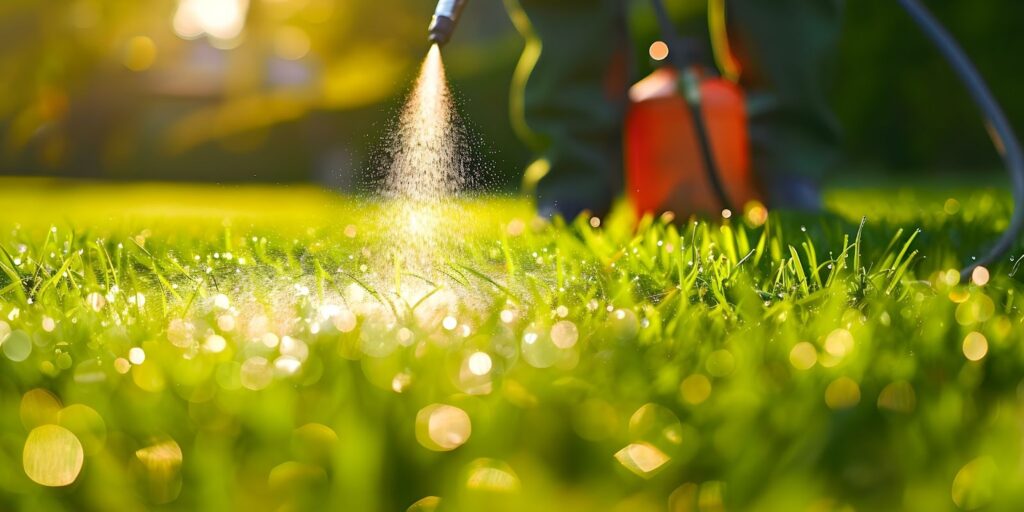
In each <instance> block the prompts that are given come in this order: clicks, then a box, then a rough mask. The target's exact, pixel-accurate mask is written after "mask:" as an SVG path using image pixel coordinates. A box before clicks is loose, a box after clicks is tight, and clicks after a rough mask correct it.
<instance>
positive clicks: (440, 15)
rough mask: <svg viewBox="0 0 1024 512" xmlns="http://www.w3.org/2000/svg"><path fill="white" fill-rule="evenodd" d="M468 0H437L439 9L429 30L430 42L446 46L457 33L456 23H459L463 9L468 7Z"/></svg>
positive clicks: (436, 10) (431, 21)
mask: <svg viewBox="0 0 1024 512" xmlns="http://www.w3.org/2000/svg"><path fill="white" fill-rule="evenodd" d="M467 1H468V0H440V1H439V2H437V9H435V10H434V17H433V18H431V20H430V27H428V29H427V31H428V32H429V34H430V35H429V37H428V38H429V39H430V42H432V43H434V44H437V45H439V46H444V45H445V44H447V43H448V41H449V40H451V38H452V34H453V33H455V25H457V24H458V23H459V16H460V15H461V14H462V9H463V8H465V7H466V2H467Z"/></svg>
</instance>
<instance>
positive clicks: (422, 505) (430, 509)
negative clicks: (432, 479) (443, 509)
mask: <svg viewBox="0 0 1024 512" xmlns="http://www.w3.org/2000/svg"><path fill="white" fill-rule="evenodd" d="M440 505H441V498H439V497H437V496H427V497H426V498H423V499H420V500H418V501H417V502H416V503H413V504H412V505H410V506H409V508H407V509H405V512H434V511H435V510H437V507H439V506H440Z"/></svg>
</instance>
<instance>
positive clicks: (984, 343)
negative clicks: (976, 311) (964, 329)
mask: <svg viewBox="0 0 1024 512" xmlns="http://www.w3.org/2000/svg"><path fill="white" fill-rule="evenodd" d="M963 349H964V357H966V358H967V359H969V360H971V361H981V360H982V359H984V358H985V356H986V355H987V354H988V339H986V338H985V335H984V334H982V333H980V332H978V331H971V332H970V333H968V334H967V336H966V337H964V346H963Z"/></svg>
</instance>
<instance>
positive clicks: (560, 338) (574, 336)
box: [550, 306, 580, 348]
mask: <svg viewBox="0 0 1024 512" xmlns="http://www.w3.org/2000/svg"><path fill="white" fill-rule="evenodd" d="M560 307H564V306H560ZM550 334H551V341H552V343H554V344H555V346H556V347H558V348H572V347H573V345H576V341H577V340H579V338H580V331H579V329H577V328H576V324H574V323H572V322H571V321H569V320H560V321H559V322H557V323H555V325H553V326H551V333H550Z"/></svg>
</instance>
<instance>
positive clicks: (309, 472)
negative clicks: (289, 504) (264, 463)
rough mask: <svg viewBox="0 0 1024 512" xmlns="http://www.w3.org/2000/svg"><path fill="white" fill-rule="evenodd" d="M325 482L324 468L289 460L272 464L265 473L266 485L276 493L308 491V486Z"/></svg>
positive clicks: (325, 473)
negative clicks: (271, 467)
mask: <svg viewBox="0 0 1024 512" xmlns="http://www.w3.org/2000/svg"><path fill="white" fill-rule="evenodd" d="M325 482H327V472H326V471H324V468H322V467H320V466H318V465H315V464H308V463H304V462H297V461H294V460H290V461H287V462H283V463H281V464H278V465H277V466H274V468H273V469H271V470H270V474H269V475H267V487H269V488H270V490H271V491H274V492H275V493H278V494H288V493H303V492H308V489H309V488H310V487H313V486H316V485H319V484H323V483H325Z"/></svg>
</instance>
